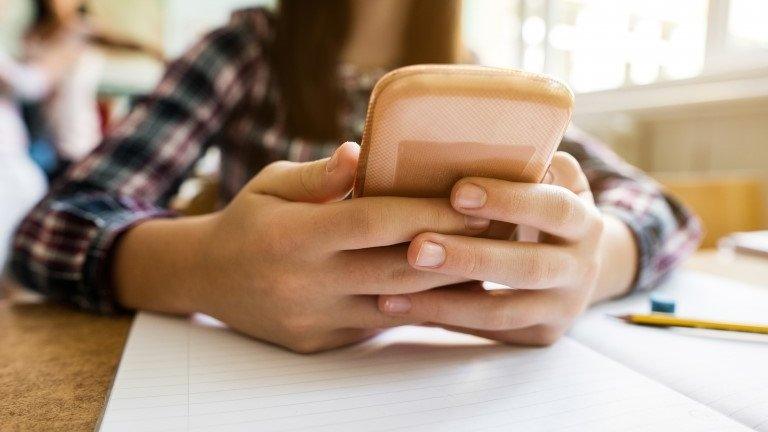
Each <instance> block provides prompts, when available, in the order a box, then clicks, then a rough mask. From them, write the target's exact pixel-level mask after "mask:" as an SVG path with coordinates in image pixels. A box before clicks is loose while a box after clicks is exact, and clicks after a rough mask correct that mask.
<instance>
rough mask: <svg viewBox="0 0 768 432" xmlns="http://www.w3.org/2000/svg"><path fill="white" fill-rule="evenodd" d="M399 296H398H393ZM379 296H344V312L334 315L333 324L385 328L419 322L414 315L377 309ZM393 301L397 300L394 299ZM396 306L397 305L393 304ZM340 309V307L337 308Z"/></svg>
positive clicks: (359, 327) (342, 305)
mask: <svg viewBox="0 0 768 432" xmlns="http://www.w3.org/2000/svg"><path fill="white" fill-rule="evenodd" d="M395 297H399V296H395ZM378 299H379V296H346V297H344V298H343V300H342V302H343V304H341V305H339V306H340V307H343V310H344V314H339V315H338V316H337V317H334V322H333V323H332V324H333V325H335V326H337V327H339V328H353V329H385V328H390V327H398V326H402V325H409V324H420V323H421V321H419V318H418V317H416V316H408V315H404V314H393V313H384V312H382V310H380V309H379V306H378V301H379V300H378ZM394 301H395V302H396V301H397V300H394ZM394 307H397V305H394ZM339 310H342V309H339Z"/></svg>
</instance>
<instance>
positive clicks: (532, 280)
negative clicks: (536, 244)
mask: <svg viewBox="0 0 768 432" xmlns="http://www.w3.org/2000/svg"><path fill="white" fill-rule="evenodd" d="M554 271H555V269H554V266H553V265H552V264H551V261H550V260H549V259H548V258H547V257H546V255H545V254H544V253H542V252H538V251H537V252H533V253H532V254H531V256H530V258H529V259H528V260H527V262H526V263H525V264H524V265H523V266H522V270H521V278H522V283H523V284H524V285H525V286H527V287H537V286H542V285H546V282H547V281H549V280H551V279H552V276H553V274H554Z"/></svg>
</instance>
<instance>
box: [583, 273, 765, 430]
mask: <svg viewBox="0 0 768 432" xmlns="http://www.w3.org/2000/svg"><path fill="white" fill-rule="evenodd" d="M660 292H662V293H664V294H666V295H667V296H669V297H671V298H674V299H675V300H676V302H677V309H678V311H677V313H678V315H680V316H693V317H706V318H710V319H720V320H733V321H744V322H756V323H761V322H762V323H765V322H766V320H768V314H766V311H767V310H768V287H763V286H755V285H750V284H744V283H739V282H737V281H734V280H733V279H726V278H721V277H717V276H711V275H706V274H703V273H697V272H692V271H679V272H677V273H676V274H675V275H674V277H673V278H672V279H671V280H670V281H669V282H668V283H666V284H665V285H664V286H663V287H662V289H661V290H660ZM724 294H726V295H724ZM647 310H648V296H647V294H643V293H638V294H635V295H633V296H630V297H627V298H625V299H622V300H619V301H615V302H610V303H606V304H603V305H598V306H597V307H594V308H592V309H591V310H589V311H587V313H586V314H585V315H584V316H583V317H581V319H579V321H578V323H577V324H576V326H575V327H574V328H573V330H572V331H571V332H570V335H571V336H572V337H573V338H574V339H576V340H578V341H579V342H581V343H583V344H584V345H586V346H589V347H590V348H592V349H594V350H596V351H598V352H600V353H602V354H604V355H606V356H608V357H611V358H613V359H615V360H617V361H618V362H620V363H621V364H623V365H626V366H628V367H630V368H632V369H634V370H636V371H638V372H640V373H641V374H643V375H645V376H648V377H650V378H652V379H654V380H656V381H659V382H661V383H664V384H665V385H667V386H669V387H671V388H673V389H675V390H677V391H679V392H680V393H683V394H685V395H688V396H689V397H691V398H693V399H695V400H697V401H699V402H701V403H704V404H706V405H709V406H711V407H712V408H714V409H716V410H717V411H719V412H721V413H724V414H726V415H728V416H729V417H732V418H734V419H735V420H737V421H739V422H741V423H743V424H745V425H747V426H749V427H752V428H754V429H757V430H759V431H761V432H768V335H759V334H748V333H728V332H725V333H724V332H717V331H705V330H697V329H658V328H648V327H640V326H633V325H627V324H626V323H624V322H621V321H619V320H616V319H613V318H610V317H608V316H607V315H608V314H624V313H628V312H633V311H634V312H644V311H647Z"/></svg>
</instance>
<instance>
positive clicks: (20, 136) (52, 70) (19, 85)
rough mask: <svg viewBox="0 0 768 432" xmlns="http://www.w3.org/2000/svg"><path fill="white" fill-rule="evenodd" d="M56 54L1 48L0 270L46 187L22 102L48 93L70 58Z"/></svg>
mask: <svg viewBox="0 0 768 432" xmlns="http://www.w3.org/2000/svg"><path fill="white" fill-rule="evenodd" d="M3 3H5V1H0V13H2V12H4V11H6V8H5V7H4V4H3ZM55 57H56V58H53V57H45V58H39V59H37V61H35V62H30V63H18V62H16V61H15V60H14V59H13V58H11V57H10V56H9V55H8V54H7V53H5V52H3V51H0V209H2V210H0V269H1V268H2V267H3V265H4V263H5V261H6V256H7V251H8V245H9V242H10V237H11V234H12V232H13V229H14V228H15V226H16V224H17V223H18V221H19V220H20V219H21V217H22V216H23V215H24V214H25V213H26V212H27V210H29V209H30V208H31V207H32V206H33V205H34V204H35V202H37V200H38V199H40V198H41V197H42V196H43V194H44V193H45V190H46V179H45V175H44V173H43V171H42V170H41V169H40V167H39V166H38V165H37V164H35V162H34V161H33V160H32V158H31V157H30V155H29V135H28V133H27V127H26V124H25V123H24V118H23V116H22V111H21V103H23V102H25V101H36V100H40V99H42V98H43V97H45V95H46V94H48V92H49V91H50V78H49V77H50V76H51V75H55V74H58V73H60V72H59V70H60V69H59V66H58V64H60V62H64V63H68V62H69V61H70V60H69V58H68V57H69V55H68V54H66V53H65V52H57V53H55ZM0 283H2V282H0Z"/></svg>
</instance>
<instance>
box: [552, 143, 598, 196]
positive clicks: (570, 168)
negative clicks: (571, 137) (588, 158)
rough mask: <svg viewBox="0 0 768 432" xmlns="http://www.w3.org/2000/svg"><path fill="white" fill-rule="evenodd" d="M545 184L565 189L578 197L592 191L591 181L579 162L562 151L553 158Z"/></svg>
mask: <svg viewBox="0 0 768 432" xmlns="http://www.w3.org/2000/svg"><path fill="white" fill-rule="evenodd" d="M545 183H548V184H552V185H555V186H561V187H564V188H566V189H568V190H569V191H571V192H573V193H575V194H576V195H579V194H581V193H583V192H588V191H589V190H590V189H589V181H588V180H587V176H586V175H585V174H584V171H582V169H581V166H580V165H579V161H577V160H576V158H574V157H573V156H571V155H570V154H568V153H565V152H561V151H559V152H557V153H555V156H554V157H553V158H552V163H551V164H550V166H549V170H548V171H547V175H546V176H545Z"/></svg>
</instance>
